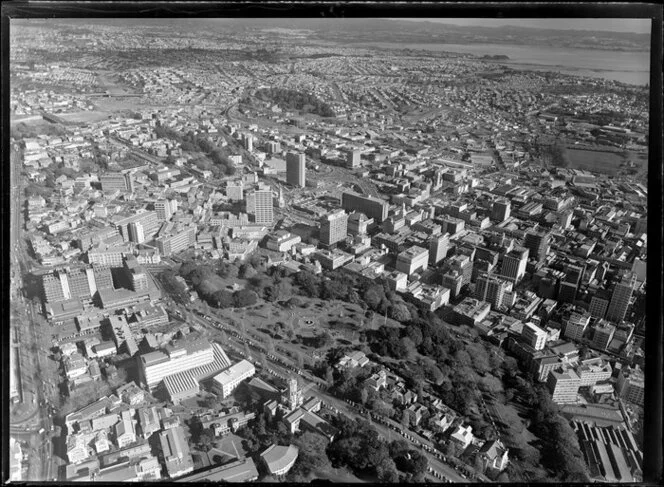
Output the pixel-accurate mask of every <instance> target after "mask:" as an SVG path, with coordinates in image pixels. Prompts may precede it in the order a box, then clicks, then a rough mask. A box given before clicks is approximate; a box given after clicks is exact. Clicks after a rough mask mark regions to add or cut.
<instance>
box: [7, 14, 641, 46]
mask: <svg viewBox="0 0 664 487" xmlns="http://www.w3.org/2000/svg"><path fill="white" fill-rule="evenodd" d="M19 22H25V21H19ZM28 22H30V24H31V25H36V24H40V25H42V26H44V25H52V26H56V25H61V26H67V27H68V28H70V29H75V30H77V31H84V30H87V31H89V32H94V30H95V25H99V24H101V25H106V26H114V27H121V26H123V27H126V28H128V29H136V28H144V29H145V30H146V31H149V32H151V33H157V34H158V33H159V32H161V33H168V34H169V35H170V34H171V33H173V32H180V33H181V34H184V35H189V36H191V35H197V36H206V35H211V36H224V35H231V34H233V33H238V32H243V33H261V34H262V35H264V36H268V37H269V36H270V35H275V33H273V32H266V31H265V29H273V28H280V29H298V30H301V31H309V32H308V33H307V34H308V36H309V37H311V38H316V39H324V40H334V41H336V42H347V43H360V42H367V41H371V42H403V43H408V42H410V43H429V42H435V43H453V44H464V43H484V44H486V43H491V44H520V45H537V46H550V47H568V48H571V47H576V48H584V49H608V50H628V51H647V50H649V49H650V34H637V33H630V32H606V31H579V30H554V29H536V28H530V27H517V26H502V27H479V26H458V25H452V24H444V23H439V22H426V21H424V22H411V21H404V20H389V19H380V18H378V19H357V18H310V19H309V18H305V19H303V18H298V19H292V18H291V19H288V18H274V17H273V18H262V19H228V18H226V19H204V18H201V19H191V18H189V19H154V18H145V19H140V18H136V19H48V20H36V19H33V20H30V21H28ZM284 35H285V36H286V37H287V34H283V33H280V34H279V36H284ZM303 42H304V41H303Z"/></svg>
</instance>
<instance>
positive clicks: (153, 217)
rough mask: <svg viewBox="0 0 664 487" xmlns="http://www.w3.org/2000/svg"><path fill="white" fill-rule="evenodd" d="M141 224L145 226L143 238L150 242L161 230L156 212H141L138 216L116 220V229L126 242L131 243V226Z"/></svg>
mask: <svg viewBox="0 0 664 487" xmlns="http://www.w3.org/2000/svg"><path fill="white" fill-rule="evenodd" d="M135 222H140V224H141V225H142V226H143V237H144V239H145V240H150V239H151V238H152V237H154V235H155V234H156V233H157V231H158V230H159V226H160V223H159V218H158V217H157V212H156V211H148V210H139V211H138V212H137V213H136V214H134V215H131V216H126V217H119V218H117V219H116V220H115V227H116V228H117V229H118V231H119V232H120V235H122V238H123V240H124V241H125V242H127V241H131V237H130V235H129V224H130V223H135Z"/></svg>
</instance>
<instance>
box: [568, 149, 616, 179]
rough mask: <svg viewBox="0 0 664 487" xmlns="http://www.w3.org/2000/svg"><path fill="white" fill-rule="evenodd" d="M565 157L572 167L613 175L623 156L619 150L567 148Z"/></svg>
mask: <svg viewBox="0 0 664 487" xmlns="http://www.w3.org/2000/svg"><path fill="white" fill-rule="evenodd" d="M566 154H567V157H568V158H569V161H570V167H571V168H572V169H583V170H585V171H591V172H598V173H602V174H607V175H609V176H613V175H615V174H617V173H618V170H619V169H620V164H621V163H622V162H623V160H624V157H623V154H622V153H619V152H604V151H592V150H579V149H567V150H566Z"/></svg>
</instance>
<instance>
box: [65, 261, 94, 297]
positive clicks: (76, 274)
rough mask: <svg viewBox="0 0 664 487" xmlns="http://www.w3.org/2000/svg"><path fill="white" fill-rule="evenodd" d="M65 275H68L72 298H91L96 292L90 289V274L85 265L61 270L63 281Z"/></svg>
mask: <svg viewBox="0 0 664 487" xmlns="http://www.w3.org/2000/svg"><path fill="white" fill-rule="evenodd" d="M63 275H64V276H66V280H67V284H68V286H69V293H70V294H71V297H72V298H81V299H89V298H91V297H92V294H94V293H92V292H91V290H90V282H89V280H88V274H87V271H86V269H85V268H84V267H79V268H77V269H71V268H67V269H66V270H63V271H60V280H61V281H63V278H62V276H63ZM63 283H64V281H63Z"/></svg>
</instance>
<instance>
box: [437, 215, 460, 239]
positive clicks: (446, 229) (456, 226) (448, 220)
mask: <svg viewBox="0 0 664 487" xmlns="http://www.w3.org/2000/svg"><path fill="white" fill-rule="evenodd" d="M442 220H443V228H442V230H443V233H449V234H450V235H456V234H457V233H459V232H461V231H462V230H463V229H464V227H465V226H466V222H465V221H463V220H462V219H461V218H455V217H453V216H446V217H444V218H443V219H442Z"/></svg>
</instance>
